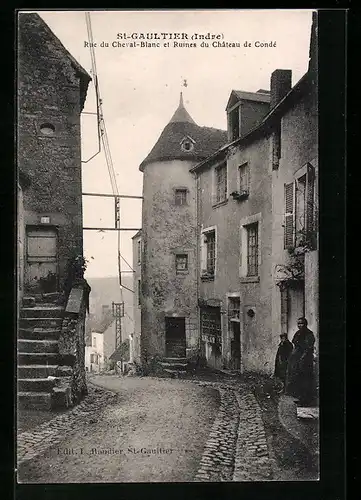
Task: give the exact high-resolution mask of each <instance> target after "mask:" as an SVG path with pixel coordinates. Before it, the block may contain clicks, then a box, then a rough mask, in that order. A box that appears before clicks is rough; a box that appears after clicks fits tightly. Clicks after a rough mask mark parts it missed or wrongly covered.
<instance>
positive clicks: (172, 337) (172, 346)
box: [165, 317, 186, 358]
mask: <svg viewBox="0 0 361 500" xmlns="http://www.w3.org/2000/svg"><path fill="white" fill-rule="evenodd" d="M165 355H166V356H167V357H168V358H185V357H186V326H185V318H171V317H166V318H165Z"/></svg>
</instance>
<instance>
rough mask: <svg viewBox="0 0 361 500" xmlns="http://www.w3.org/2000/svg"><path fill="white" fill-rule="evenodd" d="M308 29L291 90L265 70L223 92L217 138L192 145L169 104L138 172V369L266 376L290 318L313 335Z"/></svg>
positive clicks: (314, 160)
mask: <svg viewBox="0 0 361 500" xmlns="http://www.w3.org/2000/svg"><path fill="white" fill-rule="evenodd" d="M316 22H317V19H316V17H314V19H313V24H312V30H311V43H310V61H309V69H308V71H307V73H306V74H305V75H304V76H303V77H302V78H301V79H300V81H299V82H298V83H296V85H295V86H294V87H293V88H292V72H291V70H287V69H276V70H275V71H274V72H273V73H272V75H271V79H270V90H269V91H268V90H263V89H260V90H258V91H257V92H244V91H237V90H233V91H232V92H231V94H230V97H229V100H228V103H227V106H226V111H227V124H228V130H227V133H224V132H222V131H215V132H214V136H213V137H214V141H212V143H211V144H210V143H209V142H208V143H207V146H204V147H203V146H202V145H203V140H204V139H206V138H207V136H208V134H207V133H206V132H205V130H206V129H204V128H203V129H200V127H197V126H196V125H195V124H194V122H193V120H192V119H191V118H190V116H189V114H188V113H187V112H186V111H185V109H184V106H183V104H182V102H181V103H180V106H179V108H178V110H177V111H176V113H175V115H174V116H173V118H172V120H171V121H170V123H169V124H168V125H167V127H166V128H165V129H164V131H163V133H162V135H161V136H160V138H159V140H158V142H157V144H156V145H155V146H154V148H153V150H152V151H151V153H150V154H149V156H148V157H147V158H146V160H144V162H143V163H142V165H141V167H140V169H141V170H142V171H143V172H144V187H143V224H142V232H141V233H138V234H137V235H136V237H134V240H133V241H134V246H133V252H134V255H135V253H136V252H138V249H141V259H140V260H141V273H139V268H138V272H136V276H137V280H138V281H137V284H138V285H139V284H140V285H141V294H140V296H139V302H138V306H139V307H140V310H141V326H140V327H139V326H138V327H137V329H136V331H137V332H139V336H140V343H141V350H142V354H143V360H144V358H146V357H147V356H148V357H149V356H150V357H152V356H154V355H159V356H160V357H163V358H164V357H168V358H186V357H187V358H188V360H190V359H192V357H193V355H194V354H196V353H197V355H200V356H201V357H203V358H205V360H206V362H207V364H208V365H209V366H210V367H212V368H216V369H222V368H225V369H233V370H240V371H241V372H252V371H257V372H263V373H267V374H271V373H272V372H273V369H274V359H275V354H276V351H277V345H278V343H279V335H280V334H281V333H287V334H288V336H289V337H290V339H292V337H293V333H294V332H295V331H296V320H297V318H298V317H300V316H306V318H307V319H308V321H309V327H310V328H311V330H313V331H314V333H315V336H316V339H317V338H318V250H317V248H318V228H317V218H318V217H317V210H318V209H317V200H318V189H317V182H318V181H317V179H318V139H317V135H318V124H317V60H316V56H317V48H316V44H317V26H316ZM201 130H203V131H204V133H203V132H201ZM207 130H214V129H207ZM198 131H199V135H197V134H198ZM212 134H213V132H212ZM208 137H210V136H208ZM217 142H218V143H219V146H220V147H216V143H217ZM202 156H203V157H202ZM137 255H138V253H137ZM140 260H139V262H140ZM139 262H138V265H139ZM134 264H135V262H134ZM136 287H137V285H136ZM138 325H139V321H138ZM144 354H145V355H146V356H144Z"/></svg>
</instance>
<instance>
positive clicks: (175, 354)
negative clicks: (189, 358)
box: [167, 349, 186, 358]
mask: <svg viewBox="0 0 361 500" xmlns="http://www.w3.org/2000/svg"><path fill="white" fill-rule="evenodd" d="M185 351H186V350H185V349H179V350H175V349H169V350H168V351H167V358H183V357H184V355H185Z"/></svg>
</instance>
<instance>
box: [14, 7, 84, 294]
mask: <svg viewBox="0 0 361 500" xmlns="http://www.w3.org/2000/svg"><path fill="white" fill-rule="evenodd" d="M18 26H19V32H18V33H19V38H18V82H19V83H18V108H17V109H18V158H17V161H18V166H19V168H20V169H22V170H23V171H24V172H26V173H27V175H28V176H29V177H30V180H31V187H30V188H29V189H28V190H27V191H26V192H25V193H24V196H23V200H24V201H23V203H24V223H25V225H26V227H27V229H28V228H30V227H31V228H32V229H36V228H39V227H40V225H41V218H42V217H46V218H47V219H43V221H44V220H45V221H46V222H45V224H47V226H48V227H51V228H52V229H53V230H54V231H55V233H56V237H57V249H56V251H57V256H56V281H57V283H56V288H57V289H58V290H56V291H59V290H62V288H63V286H64V284H65V280H66V272H67V264H68V261H69V259H71V258H73V257H74V256H77V255H82V254H83V238H82V196H81V192H82V189H81V144H80V113H81V111H82V108H83V105H84V101H85V97H86V92H87V87H88V83H89V81H90V76H89V75H88V74H87V73H86V71H85V70H84V69H83V68H81V67H80V65H79V64H78V63H77V62H76V61H75V60H74V59H73V58H72V56H71V55H70V54H69V53H68V52H67V50H66V49H65V48H64V47H63V45H62V44H61V42H60V41H59V40H58V39H57V38H56V37H55V35H54V34H53V33H52V32H51V31H50V29H49V28H48V26H47V25H46V24H45V23H44V22H43V21H42V19H41V18H40V16H38V15H37V14H25V13H22V14H19V24H18ZM28 271H29V268H28V266H25V288H26V289H27V290H30V291H32V292H41V291H43V290H41V286H40V283H39V279H37V278H39V276H31V275H30V274H29V272H28ZM54 291H55V290H54Z"/></svg>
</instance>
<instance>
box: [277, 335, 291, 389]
mask: <svg viewBox="0 0 361 500" xmlns="http://www.w3.org/2000/svg"><path fill="white" fill-rule="evenodd" d="M280 339H281V341H280V343H279V345H278V349H277V354H276V361H275V371H274V376H275V378H278V379H280V380H281V381H282V383H283V387H285V384H286V375H287V366H288V360H289V357H290V355H291V353H292V349H293V346H292V343H291V342H290V341H289V340H288V338H287V335H286V334H285V333H282V334H281V335H280Z"/></svg>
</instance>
